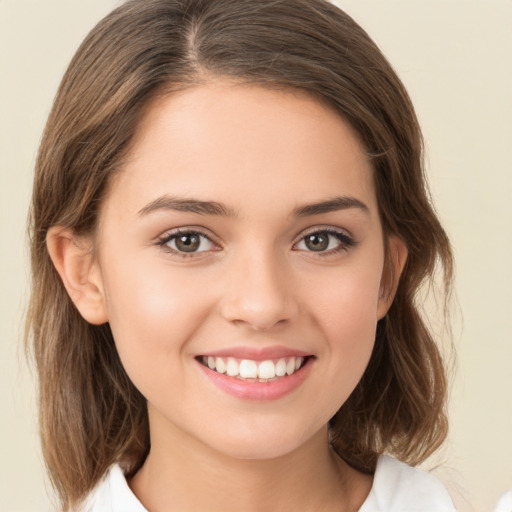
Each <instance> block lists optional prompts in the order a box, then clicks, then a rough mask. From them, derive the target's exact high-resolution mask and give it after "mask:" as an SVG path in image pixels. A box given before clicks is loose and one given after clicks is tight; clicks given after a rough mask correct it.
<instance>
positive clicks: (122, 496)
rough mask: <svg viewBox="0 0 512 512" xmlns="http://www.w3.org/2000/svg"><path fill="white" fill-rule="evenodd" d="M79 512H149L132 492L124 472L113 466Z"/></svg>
mask: <svg viewBox="0 0 512 512" xmlns="http://www.w3.org/2000/svg"><path fill="white" fill-rule="evenodd" d="M78 512H147V510H146V509H145V508H144V507H143V506H142V504H141V503H140V501H139V500H138V499H137V498H136V496H135V495H134V494H133V492H132V491H131V489H130V487H129V486H128V483H127V481H126V478H125V476H124V474H123V471H122V470H121V468H120V467H119V466H117V465H116V466H112V467H111V468H110V470H109V471H108V473H107V474H106V475H105V477H104V478H103V479H102V480H101V481H100V482H99V483H98V485H97V486H96V487H95V488H94V489H93V490H92V491H91V493H90V494H89V496H87V498H86V499H85V501H84V502H83V504H82V506H81V507H80V509H79V511H78Z"/></svg>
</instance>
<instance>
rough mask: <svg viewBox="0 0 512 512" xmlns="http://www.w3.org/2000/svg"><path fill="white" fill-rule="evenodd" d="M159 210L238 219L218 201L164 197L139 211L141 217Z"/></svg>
mask: <svg viewBox="0 0 512 512" xmlns="http://www.w3.org/2000/svg"><path fill="white" fill-rule="evenodd" d="M157 210H175V211H178V212H187V213H197V214H199V215H219V216H222V217H236V212H235V211H234V210H232V209H231V208H228V207H227V206H225V205H223V204H221V203H217V202H216V201H200V200H199V199H187V198H180V197H172V196H168V195H164V196H161V197H159V198H158V199H155V200H154V201H151V202H150V203H149V204H147V205H146V206H144V208H142V209H141V210H139V215H140V216H144V215H148V214H149V213H152V212H154V211H157Z"/></svg>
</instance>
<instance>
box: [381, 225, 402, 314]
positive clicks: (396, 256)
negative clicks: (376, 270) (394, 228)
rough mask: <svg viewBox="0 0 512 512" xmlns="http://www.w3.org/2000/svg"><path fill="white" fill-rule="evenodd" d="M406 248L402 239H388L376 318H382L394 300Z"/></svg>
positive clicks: (392, 237) (391, 237)
mask: <svg viewBox="0 0 512 512" xmlns="http://www.w3.org/2000/svg"><path fill="white" fill-rule="evenodd" d="M407 254H408V251H407V247H406V246H405V243H404V242H403V240H402V239H400V238H398V237H397V236H395V235H392V236H390V237H389V239H388V247H387V252H386V255H387V257H386V262H385V264H384V270H383V272H382V279H381V282H380V291H379V304H378V307H377V318H378V320H380V319H381V318H384V317H385V316H386V314H387V312H388V310H389V308H390V306H391V304H392V302H393V299H394V298H395V294H396V290H397V288H398V282H399V281H400V276H401V275H402V271H403V269H404V266H405V262H406V261H407Z"/></svg>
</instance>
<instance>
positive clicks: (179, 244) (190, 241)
mask: <svg viewBox="0 0 512 512" xmlns="http://www.w3.org/2000/svg"><path fill="white" fill-rule="evenodd" d="M174 243H175V244H176V248H177V249H178V251H182V252H195V251H197V250H198V249H199V246H200V244H201V239H200V237H199V235H197V234H195V233H187V234H184V235H178V236H177V237H176V238H175V242H174Z"/></svg>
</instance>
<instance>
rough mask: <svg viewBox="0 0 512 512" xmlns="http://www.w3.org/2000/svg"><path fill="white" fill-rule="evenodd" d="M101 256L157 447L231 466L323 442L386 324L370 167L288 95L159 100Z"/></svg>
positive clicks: (110, 303)
mask: <svg viewBox="0 0 512 512" xmlns="http://www.w3.org/2000/svg"><path fill="white" fill-rule="evenodd" d="M96 244H97V248H98V253H97V260H96V262H95V263H94V265H95V266H96V270H97V271H98V275H100V276H101V277H100V286H99V287H100V290H101V294H102V297H103V307H104V309H105V315H106V318H108V321H109V323H110V326H111V328H112V332H113V335H114V339H115V343H116V346H117V349H118V351H119V354H120V357H121V360H122V363H123V365H124V367H125V368H126V371H127V373H128V375H129V376H130V378H131V379H132V381H133V383H134V384H135V386H136V387H137V388H138V389H139V390H140V391H141V392H142V394H143V395H144V396H145V397H146V399H147V401H148V408H149V416H150V424H151V432H152V435H156V434H155V433H157V432H160V433H164V432H165V433H166V434H165V435H167V436H169V437H170V438H173V439H177V438H179V439H180V442H183V441H184V440H187V439H188V440H193V441H194V442H200V443H202V444H204V445H206V446H208V447H210V448H213V449H215V450H218V451H220V452H222V453H224V454H228V455H230V456H234V457H239V458H266V457H275V456H279V455H283V454H285V453H288V452H291V451H292V450H294V449H297V448H298V447H300V446H301V445H302V444H304V443H305V442H306V441H307V440H308V439H311V438H313V436H315V434H318V433H319V432H324V431H325V429H326V424H327V422H328V420H329V419H330V418H331V417H332V416H333V415H334V413H335V412H336V411H337V410H338V408H339V407H340V406H341V405H342V404H343V403H344V401H345V400H346V399H347V397H348V396H349V394H350V393H351V392H352V390H353V389H354V387H355V386H356V384H357V382H358V381H359V379H360V378H361V376H362V374H363V372H364V369H365V367H366V365H367V363H368V360H369V358H370V354H371V352H372V348H373V344H374V338H375V329H376V323H377V320H378V319H379V318H380V317H382V316H383V315H384V314H385V312H386V307H387V302H386V301H384V300H383V299H381V295H382V293H381V292H382V276H383V267H384V244H383V235H382V228H381V224H380V220H379V215H378V208H377V203H376V196H375V190H374V185H373V180H372V168H371V165H370V163H369V161H368V159H367V157H366V156H365V153H364V149H363V147H362V146H361V144H360V143H359V141H358V139H357V137H356V135H355V134H354V132H353V131H352V130H351V128H350V127H349V126H348V125H347V124H346V123H344V122H343V121H342V120H341V119H340V118H339V117H338V116H337V115H335V114H334V113H333V112H331V111H330V110H328V109H327V108H325V107H324V106H322V105H321V104H319V103H318V102H316V101H315V100H313V99H311V98H309V97H308V96H305V95H302V94H299V93H291V92H277V91H270V90H267V89H263V88H259V87H254V86H253V87H251V86H243V85H233V84H228V83H223V82H218V83H212V84H210V85H207V86H201V87H198V88H194V89H190V90H187V91H185V92H182V93H179V94H174V95H171V96H167V97H163V98H160V99H158V100H157V101H156V102H155V103H154V104H152V105H151V106H150V108H149V110H148V112H147V114H146V116H145V118H144V119H143V121H142V123H141V126H140V129H139V132H138V135H137V137H136V139H135V141H134V144H133V148H132V151H131V154H130V157H129V159H128V161H127V163H126V165H125V167H124V168H123V169H122V170H121V172H120V173H119V175H117V177H116V178H115V180H114V181H113V183H112V184H111V187H110V190H109V193H108V195H107V198H106V200H105V202H104V204H103V207H102V211H101V214H100V224H99V229H98V233H97V240H96ZM162 435H163V434H162ZM185 442H186V441H185Z"/></svg>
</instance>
